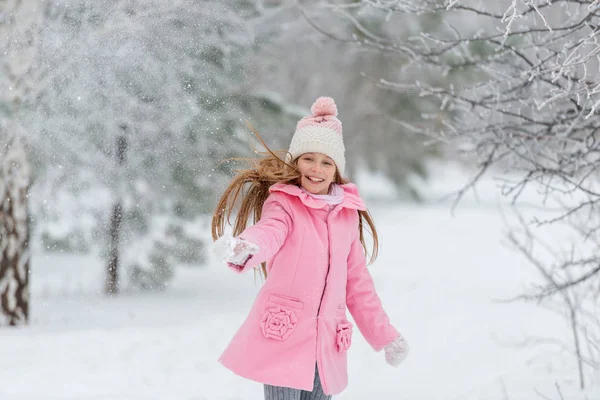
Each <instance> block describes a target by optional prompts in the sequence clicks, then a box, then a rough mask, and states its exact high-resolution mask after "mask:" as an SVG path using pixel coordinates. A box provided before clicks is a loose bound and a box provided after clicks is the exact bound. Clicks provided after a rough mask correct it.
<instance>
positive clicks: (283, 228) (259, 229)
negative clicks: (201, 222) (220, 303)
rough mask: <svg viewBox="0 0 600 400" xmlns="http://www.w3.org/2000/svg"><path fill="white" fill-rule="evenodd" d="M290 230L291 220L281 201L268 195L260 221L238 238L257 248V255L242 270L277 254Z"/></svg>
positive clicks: (249, 259)
mask: <svg viewBox="0 0 600 400" xmlns="http://www.w3.org/2000/svg"><path fill="white" fill-rule="evenodd" d="M291 229H292V218H291V216H290V214H289V213H288V212H287V211H286V210H285V209H284V207H283V205H282V201H281V199H280V198H279V197H278V196H276V195H273V194H272V195H270V196H269V197H268V198H267V200H266V201H265V204H264V205H263V209H262V215H261V217H260V220H259V221H258V222H257V223H256V224H254V225H253V226H250V227H248V228H246V229H245V230H244V231H243V232H242V233H241V234H240V235H239V236H238V237H239V238H241V239H244V240H246V241H248V242H251V243H254V244H256V245H257V246H258V248H259V250H258V253H256V254H254V255H252V256H251V257H250V258H248V260H247V261H246V263H245V264H244V269H246V268H248V267H256V266H258V265H260V263H262V262H264V261H267V260H269V259H271V258H272V257H273V256H274V255H275V254H277V252H278V251H279V249H281V246H283V243H284V242H285V239H286V238H287V236H288V233H289V232H290V231H291ZM240 272H241V271H240Z"/></svg>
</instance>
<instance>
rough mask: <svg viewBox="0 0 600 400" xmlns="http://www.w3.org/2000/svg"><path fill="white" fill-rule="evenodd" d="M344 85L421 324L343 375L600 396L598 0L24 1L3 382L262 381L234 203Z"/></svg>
mask: <svg viewBox="0 0 600 400" xmlns="http://www.w3.org/2000/svg"><path fill="white" fill-rule="evenodd" d="M322 95H325V96H331V97H333V98H334V99H335V100H336V102H337V105H338V109H339V110H340V115H339V117H340V119H341V120H342V122H343V126H344V137H345V145H346V159H347V160H348V163H347V168H346V170H347V177H348V178H349V179H350V180H351V181H353V182H356V183H357V184H358V187H359V190H360V191H361V194H362V196H363V197H364V198H365V199H366V200H367V205H368V206H369V207H370V208H371V210H372V211H373V214H374V216H375V221H376V223H377V225H378V227H379V228H380V229H381V237H382V250H381V251H382V254H381V256H380V259H379V260H378V262H377V263H376V264H375V265H374V266H372V267H370V268H371V271H372V274H373V276H374V279H375V280H376V285H377V287H378V290H379V291H380V295H381V297H382V299H383V300H384V305H385V306H386V310H390V315H391V316H392V321H397V324H398V325H399V329H400V330H401V331H403V332H405V334H406V336H407V338H408V340H409V342H411V343H412V349H413V352H412V354H411V356H410V357H409V359H407V361H406V363H405V364H403V365H402V366H401V367H399V368H398V369H393V370H392V369H391V368H389V367H386V366H385V365H384V364H385V363H384V362H383V361H382V359H381V357H380V356H381V354H379V355H378V354H375V353H373V352H372V351H371V350H370V349H368V348H367V347H366V345H365V344H364V343H361V342H360V341H361V339H356V343H355V344H354V347H356V349H354V354H353V355H352V356H351V358H350V361H349V362H350V386H349V388H348V389H347V391H346V392H344V393H343V394H342V395H340V396H339V398H347V399H350V398H355V399H358V398H361V399H362V398H375V397H370V396H374V394H373V386H377V390H379V392H377V393H379V396H380V398H390V399H398V398H421V399H430V398H431V399H433V398H436V399H439V398H444V399H454V398H467V399H496V398H498V399H541V398H545V399H549V398H551V399H562V398H568V399H600V214H599V212H598V211H599V206H600V204H599V202H600V169H599V168H600V143H599V142H598V136H599V135H600V4H599V2H598V1H597V0H595V1H593V0H495V1H485V0H339V1H337V0H336V1H301V0H221V1H218V0H212V1H209V0H204V1H203V0H173V1H162V0H160V1H159V0H111V1H108V0H0V399H75V398H77V399H87V398H89V399H92V398H94V399H237V398H244V399H245V398H260V393H261V392H260V386H259V385H258V384H253V383H251V382H245V381H243V380H242V379H241V378H236V377H234V376H230V375H232V374H229V373H228V372H227V371H224V369H223V368H220V367H219V366H218V364H217V363H216V358H217V356H218V355H219V350H220V349H222V348H223V347H224V345H225V344H226V343H227V339H228V338H229V337H231V335H233V333H234V332H235V329H236V328H237V326H238V325H239V323H240V322H241V321H242V320H243V318H244V316H245V311H247V309H248V308H249V304H250V303H251V299H253V296H254V294H255V292H256V290H258V288H259V287H260V281H259V280H256V281H254V280H253V279H252V278H250V277H249V276H248V275H246V276H244V277H239V276H232V275H231V274H229V273H228V272H229V271H226V268H223V266H222V265H221V264H219V263H218V261H217V260H214V257H213V256H212V254H211V252H210V248H211V242H212V240H211V238H210V226H209V222H210V213H211V212H212V210H213V207H214V205H215V202H216V200H217V199H218V197H219V196H220V194H221V193H222V190H223V189H224V187H225V185H226V184H227V181H228V179H229V178H230V177H231V176H232V174H233V171H234V170H235V169H236V168H237V167H239V164H238V163H237V162H236V161H235V160H230V159H232V158H236V157H254V156H256V155H255V151H261V150H262V149H261V147H260V144H259V143H258V142H257V140H256V139H254V138H253V136H252V132H251V129H250V126H251V127H252V128H253V129H255V130H256V131H257V132H259V133H260V134H261V136H262V138H263V139H264V140H265V142H266V143H267V144H268V145H269V146H271V148H273V149H283V150H285V149H287V146H288V144H289V140H290V139H291V135H292V133H293V130H294V127H295V124H296V122H297V120H298V119H300V118H301V117H303V116H305V115H307V114H308V113H309V107H310V105H311V104H312V102H313V101H314V100H315V99H316V98H317V97H319V96H322ZM224 160H228V161H224ZM486 285H489V286H486ZM372 353H373V354H372ZM375 365H377V367H375ZM207 388H208V389H207Z"/></svg>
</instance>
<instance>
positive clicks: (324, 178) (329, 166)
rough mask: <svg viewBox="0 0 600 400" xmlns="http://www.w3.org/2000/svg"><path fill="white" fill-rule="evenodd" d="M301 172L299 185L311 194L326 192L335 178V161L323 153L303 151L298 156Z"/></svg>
mask: <svg viewBox="0 0 600 400" xmlns="http://www.w3.org/2000/svg"><path fill="white" fill-rule="evenodd" d="M298 169H299V170H300V173H301V174H302V177H301V178H300V185H301V186H302V187H303V188H304V189H305V190H306V191H308V192H310V193H312V194H327V193H328V192H329V185H331V182H333V179H334V178H335V171H336V169H337V167H336V166H335V162H333V160H332V159H331V158H329V157H327V156H326V155H325V154H323V153H304V154H302V155H301V156H300V157H298Z"/></svg>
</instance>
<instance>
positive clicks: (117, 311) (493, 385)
mask: <svg viewBox="0 0 600 400" xmlns="http://www.w3.org/2000/svg"><path fill="white" fill-rule="evenodd" d="M446 187H447V186H446ZM361 189H362V187H361ZM433 192H435V191H433V190H432V193H433ZM489 198H491V199H492V200H490V201H487V202H486V201H482V203H481V204H477V203H476V202H474V201H472V200H470V199H466V200H465V202H464V203H462V204H461V205H460V206H459V207H458V209H457V210H456V212H455V215H451V213H450V207H449V203H435V202H432V203H430V204H429V205H426V206H419V205H414V204H405V203H391V202H388V201H372V202H371V203H369V202H368V204H369V205H370V207H371V210H372V212H373V215H374V217H375V221H376V223H377V224H378V228H379V232H380V237H381V252H380V257H379V259H378V260H377V262H376V263H375V265H373V266H371V267H370V270H371V273H372V274H373V276H374V279H375V282H376V287H377V289H378V292H379V294H380V297H381V298H382V300H383V303H384V306H385V308H386V310H387V312H388V314H389V315H390V317H391V319H392V321H393V323H394V324H395V326H396V327H397V328H398V329H399V330H400V331H401V332H402V333H403V334H404V335H405V336H406V338H407V340H408V341H409V343H410V345H411V354H410V356H409V358H408V359H407V360H406V361H405V363H404V364H402V365H401V366H400V367H398V368H393V367H390V366H388V365H387V364H386V363H385V360H384V356H383V353H375V352H374V351H372V350H371V348H370V347H369V346H368V345H367V343H366V342H365V341H364V339H363V338H362V337H361V336H360V333H358V331H356V335H355V336H354V339H353V345H352V348H351V349H350V352H349V375H350V383H349V386H348V388H347V389H346V390H345V391H344V392H343V393H342V394H341V395H338V396H334V398H336V399H340V400H341V399H345V400H350V399H352V400H359V399H360V400H363V399H373V400H375V399H390V400H392V399H393V400H396V399H411V400H420V399H423V400H442V399H443V400H454V399H456V400H458V399H460V400H475V399H477V400H495V399H502V400H522V399H543V398H544V397H545V398H548V399H557V400H559V399H560V396H559V394H558V391H557V389H556V386H555V385H556V384H557V383H558V385H559V386H560V388H561V391H562V393H563V395H564V396H565V399H581V400H584V399H588V400H594V399H600V386H599V382H598V381H599V380H600V378H596V380H595V381H593V380H592V381H590V379H588V384H589V385H590V386H591V387H590V388H588V390H587V392H586V394H583V393H580V392H578V391H577V373H576V369H575V364H574V360H573V359H572V358H569V357H568V356H566V355H565V354H564V353H559V352H556V351H554V350H553V348H552V347H543V346H542V347H540V346H537V347H535V346H532V345H530V346H521V345H520V344H521V343H522V342H523V341H525V340H527V339H531V338H534V337H535V338H540V337H543V338H558V339H563V340H565V341H567V342H568V335H569V331H568V327H567V326H566V325H565V322H564V321H563V319H562V318H561V317H559V316H557V315H556V314H554V313H551V312H549V311H547V310H546V309H544V308H541V307H539V306H537V305H535V304H531V303H522V302H510V303H506V302H501V301H500V300H503V299H507V298H511V297H513V296H515V295H518V294H520V293H522V292H523V290H525V288H526V285H527V284H528V283H529V282H531V281H533V280H535V279H537V275H536V274H535V271H534V270H533V269H532V268H531V267H529V266H528V265H527V264H526V262H525V261H524V259H523V258H522V257H521V256H520V255H519V254H518V253H516V252H515V251H514V250H512V249H510V248H509V246H507V245H506V240H505V236H504V231H505V226H504V223H503V221H502V219H501V217H500V216H499V214H498V212H497V208H496V206H495V205H494V201H493V199H494V196H491V197H489ZM489 198H488V199H489ZM102 271H103V263H102V262H101V261H100V260H98V259H95V258H93V257H81V256H73V255H56V254H44V253H36V254H34V256H33V262H32V277H31V284H32V299H31V303H32V310H31V311H32V321H31V325H30V326H29V327H26V328H19V329H3V330H1V331H0V400H33V399H48V400H63V399H64V400H71V399H72V400H75V399H81V400H109V399H110V400H151V399H152V400H154V399H156V400H159V399H160V400H177V399H187V400H201V399H202V400H212V399H215V400H216V399H220V400H225V399H227V400H233V399H261V398H262V386H261V384H259V383H256V382H252V381H247V380H245V379H243V378H240V377H237V376H235V375H234V374H233V373H231V372H230V371H228V370H227V369H225V368H224V367H222V366H221V365H220V364H218V363H217V362H216V359H217V358H218V356H219V355H220V352H221V351H222V350H223V348H224V347H225V346H226V345H227V343H228V341H229V339H230V338H231V337H232V336H233V334H234V333H235V330H236V329H237V327H238V326H239V325H240V324H241V322H242V321H243V319H244V318H245V315H246V313H247V312H248V310H249V308H250V306H251V303H252V301H253V299H254V296H255V294H256V292H257V291H258V289H259V286H260V280H256V282H255V280H254V279H253V277H252V274H246V275H235V274H233V273H231V272H230V271H229V270H228V269H227V268H226V267H224V266H223V265H221V264H219V263H217V262H214V261H212V262H211V263H210V264H209V265H208V266H206V267H204V268H180V269H178V270H177V274H176V277H175V279H174V281H173V282H172V285H171V287H170V288H169V289H168V290H167V292H166V293H164V294H139V293H125V294H122V295H120V296H119V297H116V298H106V297H104V296H102V295H101V294H99V291H100V288H101V282H102ZM565 338H566V339H565ZM586 396H587V397H586Z"/></svg>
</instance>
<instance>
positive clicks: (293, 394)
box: [265, 368, 331, 400]
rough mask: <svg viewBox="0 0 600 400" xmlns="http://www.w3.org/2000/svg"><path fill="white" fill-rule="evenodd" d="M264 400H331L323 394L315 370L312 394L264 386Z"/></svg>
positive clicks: (304, 391) (317, 372)
mask: <svg viewBox="0 0 600 400" xmlns="http://www.w3.org/2000/svg"><path fill="white" fill-rule="evenodd" d="M265 400H331V395H328V396H326V395H325V393H323V387H322V386H321V379H320V378H319V371H318V369H317V368H315V383H314V386H313V390H312V392H307V391H306V390H300V389H292V388H287V387H281V386H271V385H265Z"/></svg>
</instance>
